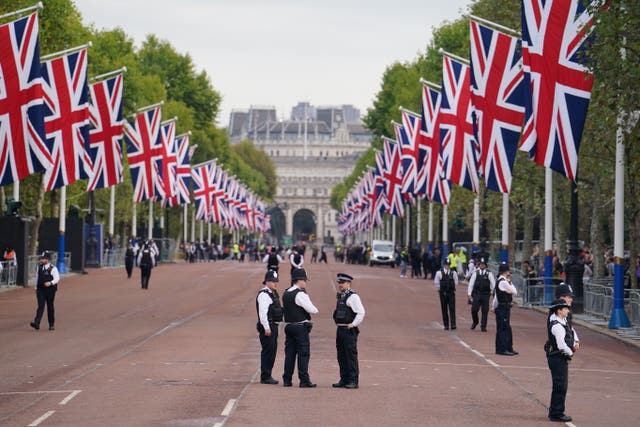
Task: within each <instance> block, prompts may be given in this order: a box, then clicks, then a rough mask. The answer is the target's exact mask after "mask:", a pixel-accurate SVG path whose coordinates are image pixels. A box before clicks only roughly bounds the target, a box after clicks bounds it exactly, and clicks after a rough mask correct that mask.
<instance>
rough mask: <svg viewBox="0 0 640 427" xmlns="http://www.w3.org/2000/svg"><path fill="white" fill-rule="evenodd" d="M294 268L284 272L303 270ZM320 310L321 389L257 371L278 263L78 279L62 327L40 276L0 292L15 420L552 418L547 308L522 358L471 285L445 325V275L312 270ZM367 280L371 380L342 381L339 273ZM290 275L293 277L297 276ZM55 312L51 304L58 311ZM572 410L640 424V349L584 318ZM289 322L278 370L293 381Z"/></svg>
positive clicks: (311, 422)
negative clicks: (477, 312)
mask: <svg viewBox="0 0 640 427" xmlns="http://www.w3.org/2000/svg"><path fill="white" fill-rule="evenodd" d="M288 270H289V266H288V265H284V266H283V267H282V272H283V274H282V277H283V278H287V279H288V277H289V274H288ZM308 271H309V273H310V276H311V282H310V283H309V285H308V291H309V295H310V296H311V299H312V301H313V302H314V303H315V305H316V306H317V307H318V308H319V310H320V313H319V314H318V315H316V316H314V323H315V326H314V329H313V331H312V333H311V362H310V367H309V372H310V374H311V379H312V380H313V381H314V382H316V383H318V387H317V388H315V389H300V388H298V387H297V380H296V379H295V378H296V375H294V387H292V388H284V387H282V386H281V385H277V386H271V385H262V384H260V383H259V382H257V381H256V380H257V379H259V377H258V367H259V342H258V338H257V333H256V331H255V323H256V310H255V295H256V291H257V290H258V289H259V288H260V286H261V282H262V278H263V275H264V272H265V267H264V265H262V264H254V263H244V264H239V263H237V262H217V263H201V264H184V263H182V262H179V263H177V264H171V265H161V266H159V267H157V268H155V269H154V270H153V274H152V276H151V282H150V285H149V290H146V291H145V290H142V289H140V283H139V271H135V273H134V277H133V278H132V279H129V280H128V279H126V275H125V273H124V269H104V270H90V272H89V274H88V275H78V276H71V277H66V278H63V280H62V283H61V284H60V287H59V292H58V294H57V296H56V310H57V320H56V330H55V331H48V330H47V327H46V326H47V325H46V320H45V321H43V324H42V326H43V328H42V329H41V330H40V331H34V330H33V329H32V328H30V327H29V321H30V320H32V318H33V315H34V312H35V305H36V301H35V295H34V290H33V289H32V288H29V289H18V290H14V291H9V292H3V293H0V426H36V425H39V426H65V427H74V426H83V427H84V426H136V427H139V426H140V427H141V426H178V427H181V426H222V425H224V426H227V427H235V426H296V425H305V426H341V425H351V426H541V425H553V424H552V423H550V422H549V421H547V419H546V414H547V405H548V402H549V396H550V392H551V377H550V374H549V370H548V368H547V365H546V359H545V356H544V352H543V350H542V347H543V344H544V341H545V340H546V331H545V318H544V315H543V314H542V313H539V312H536V311H533V310H528V309H521V308H514V310H513V312H512V327H513V330H514V347H515V349H516V350H518V351H519V352H520V355H518V356H515V357H508V356H497V355H495V354H494V339H495V319H494V317H493V315H492V314H491V315H490V319H489V332H488V333H483V332H480V331H478V330H476V331H471V330H469V326H470V323H471V321H470V314H469V306H468V305H467V304H466V287H464V288H463V289H459V290H458V306H457V315H458V329H457V330H455V331H444V330H443V329H442V325H441V315H440V308H439V302H438V298H437V293H436V291H435V289H434V287H433V283H432V281H431V280H422V279H408V278H407V279H401V278H399V277H398V275H399V271H398V270H397V269H390V268H388V267H374V268H371V267H367V266H351V265H342V264H340V265H337V264H333V263H331V264H328V265H325V264H313V265H311V266H310V267H309V268H308ZM339 271H344V272H346V273H349V274H351V275H353V276H354V277H355V278H356V280H355V282H354V284H353V287H354V289H356V290H357V291H358V293H359V294H360V296H361V297H362V300H363V303H364V305H365V308H366V310H367V314H366V318H365V320H364V323H363V325H362V327H361V334H360V337H359V358H360V389H358V390H346V389H332V388H331V383H333V382H336V381H337V380H338V366H337V362H336V355H335V326H334V325H333V321H332V319H331V315H332V312H333V308H334V305H335V302H334V301H335V292H336V287H335V274H336V273H337V272H339ZM286 285H287V280H286V279H285V280H283V281H282V282H280V285H279V288H280V289H281V290H283V289H284V288H286ZM45 319H46V315H45ZM577 330H578V334H579V335H580V338H581V342H582V346H581V350H580V352H579V353H578V354H577V355H576V357H575V358H574V360H573V361H572V362H571V365H570V380H569V395H568V397H567V413H568V414H569V415H571V416H573V418H574V421H573V423H572V424H569V425H576V426H580V427H582V426H598V427H600V426H616V427H618V426H635V425H638V416H639V415H640V411H639V410H638V403H639V402H640V351H639V350H638V349H637V348H635V347H631V346H628V345H626V344H624V343H621V342H619V341H617V340H615V339H613V338H610V337H608V336H606V335H602V334H599V333H597V332H594V331H591V330H589V329H586V328H580V327H577ZM283 360H284V332H283V331H282V327H281V332H280V341H279V349H278V357H277V359H276V366H275V368H274V376H275V377H276V378H277V379H281V378H280V376H281V374H282V366H283Z"/></svg>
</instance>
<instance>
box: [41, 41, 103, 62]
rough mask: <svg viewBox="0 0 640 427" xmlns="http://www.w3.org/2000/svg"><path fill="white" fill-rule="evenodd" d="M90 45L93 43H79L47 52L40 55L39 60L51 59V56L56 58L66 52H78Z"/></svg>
mask: <svg viewBox="0 0 640 427" xmlns="http://www.w3.org/2000/svg"><path fill="white" fill-rule="evenodd" d="M91 46H93V43H91V42H87V43H85V44H81V45H79V46H75V47H70V48H69V49H65V50H61V51H58V52H53V53H49V54H47V55H42V56H41V57H40V61H48V60H50V59H53V58H57V57H60V56H64V55H68V54H71V53H75V52H79V51H81V50H83V49H87V48H89V47H91Z"/></svg>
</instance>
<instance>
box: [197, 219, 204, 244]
mask: <svg viewBox="0 0 640 427" xmlns="http://www.w3.org/2000/svg"><path fill="white" fill-rule="evenodd" d="M198 222H199V223H200V234H199V239H198V240H199V241H200V243H202V239H204V221H198Z"/></svg>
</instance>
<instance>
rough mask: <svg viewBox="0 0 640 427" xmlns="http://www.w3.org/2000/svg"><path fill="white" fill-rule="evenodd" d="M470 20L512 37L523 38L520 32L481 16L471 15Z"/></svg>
mask: <svg viewBox="0 0 640 427" xmlns="http://www.w3.org/2000/svg"><path fill="white" fill-rule="evenodd" d="M469 18H470V19H471V20H473V21H476V22H479V23H481V24H484V25H488V26H490V27H494V28H495V29H498V30H501V31H504V32H505V33H509V34H510V35H512V36H516V37H518V38H522V33H521V32H520V31H518V30H514V29H513V28H509V27H505V26H504V25H500V24H496V23H495V22H493V21H489V20H487V19H484V18H480V17H479V16H475V15H469Z"/></svg>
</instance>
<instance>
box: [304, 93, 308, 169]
mask: <svg viewBox="0 0 640 427" xmlns="http://www.w3.org/2000/svg"><path fill="white" fill-rule="evenodd" d="M307 104H308V103H307V102H305V104H304V160H307V115H308V111H307Z"/></svg>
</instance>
